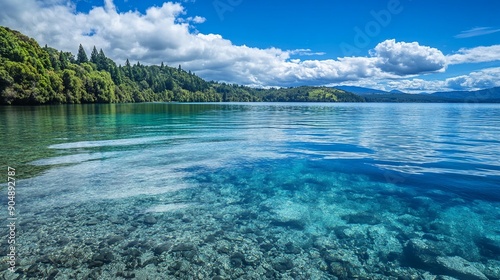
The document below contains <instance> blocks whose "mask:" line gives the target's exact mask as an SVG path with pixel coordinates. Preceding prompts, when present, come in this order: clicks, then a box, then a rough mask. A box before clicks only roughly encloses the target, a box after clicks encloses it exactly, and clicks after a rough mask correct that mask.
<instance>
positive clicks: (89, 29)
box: [0, 0, 500, 87]
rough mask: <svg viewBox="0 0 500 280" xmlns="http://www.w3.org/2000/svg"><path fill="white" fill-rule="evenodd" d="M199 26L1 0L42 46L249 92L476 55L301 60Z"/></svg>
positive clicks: (397, 45)
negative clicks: (98, 53)
mask: <svg viewBox="0 0 500 280" xmlns="http://www.w3.org/2000/svg"><path fill="white" fill-rule="evenodd" d="M204 21H205V18H203V17H201V16H192V15H189V16H188V15H187V11H186V10H185V8H184V6H183V5H182V4H181V3H172V2H167V3H163V4H162V5H161V6H154V7H150V8H149V9H147V10H146V11H145V13H140V12H138V11H127V12H119V11H117V9H116V7H115V5H114V3H113V1H112V0H105V4H104V6H103V7H93V8H92V9H91V10H90V11H89V12H88V13H80V12H77V11H76V9H75V6H74V4H73V3H72V2H71V1H69V0H50V1H43V2H42V1H37V0H24V1H18V0H2V9H1V10H0V24H1V25H4V26H8V27H10V28H13V29H17V30H19V31H21V32H23V33H26V34H27V35H29V36H31V37H34V38H35V39H37V40H38V41H39V42H40V43H41V44H42V45H43V44H48V45H50V46H53V47H55V48H57V49H62V50H65V51H71V52H73V53H75V52H76V49H77V46H78V45H79V44H80V43H81V44H82V45H83V46H84V47H86V48H87V51H88V52H90V50H91V48H92V47H93V46H94V45H95V46H96V47H97V48H102V49H103V50H104V52H105V53H106V55H107V56H109V57H110V58H112V59H113V60H115V61H117V62H118V63H121V64H123V63H124V62H125V60H126V59H129V60H130V61H132V62H134V61H140V62H141V63H143V64H159V63H161V62H165V63H166V64H168V65H172V66H176V65H178V64H181V65H182V67H183V68H184V69H189V70H191V71H193V72H195V73H196V74H197V75H199V76H201V77H203V78H205V79H208V80H218V81H225V82H230V83H239V84H245V85H251V86H264V87H265V86H295V85H303V84H309V85H326V84H331V83H341V82H349V81H359V82H363V81H365V80H368V79H369V80H379V79H400V78H402V77H403V78H404V77H407V76H411V75H418V74H422V73H429V72H439V71H444V69H445V67H446V64H447V62H448V63H453V62H457V63H458V61H464V60H471V59H473V58H471V57H473V56H474V55H473V53H476V52H477V51H478V50H461V51H460V52H459V53H458V54H456V56H455V57H454V56H449V57H445V56H444V55H443V54H442V53H441V51H439V50H437V49H435V48H431V47H428V46H421V45H419V44H418V43H416V42H414V43H406V42H396V40H394V39H392V40H387V41H384V42H382V43H380V44H378V45H377V46H376V47H375V48H374V49H373V50H372V51H371V52H370V55H367V56H366V57H343V58H337V59H323V60H313V59H306V60H301V59H299V58H300V57H307V56H311V55H316V56H319V55H324V53H321V52H315V51H313V50H310V49H297V50H282V49H277V48H266V49H261V48H255V47H250V46H246V45H235V44H233V43H232V42H231V41H230V40H228V39H226V38H223V37H222V36H221V35H218V34H203V33H200V32H198V31H197V30H196V24H202V23H203V22H204ZM489 51H490V52H491V53H492V52H493V50H489ZM497 53H500V52H497ZM493 57H495V56H493ZM476 59H477V57H476ZM482 59H487V58H486V57H484V58H482ZM489 59H491V57H490V58H489Z"/></svg>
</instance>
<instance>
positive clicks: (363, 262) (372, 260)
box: [0, 103, 500, 279]
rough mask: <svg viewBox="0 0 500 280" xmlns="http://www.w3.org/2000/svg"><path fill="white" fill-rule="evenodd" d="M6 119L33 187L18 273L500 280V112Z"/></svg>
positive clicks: (445, 107) (228, 108)
mask: <svg viewBox="0 0 500 280" xmlns="http://www.w3.org/2000/svg"><path fill="white" fill-rule="evenodd" d="M0 118H1V119H3V120H5V121H4V122H2V124H0V126H1V128H2V131H4V132H5V140H4V141H5V143H6V144H5V145H4V146H3V148H2V149H1V150H0V151H1V156H2V157H1V158H2V161H3V162H2V165H4V164H5V165H8V166H14V167H15V168H16V171H17V172H18V174H19V177H20V178H19V179H18V181H17V182H16V211H17V212H16V217H17V228H16V253H17V260H18V263H17V265H16V270H15V272H14V273H12V272H10V271H8V270H7V268H8V265H7V264H3V266H4V267H3V269H2V271H1V273H2V276H3V277H5V278H7V279H16V278H17V277H20V279H28V278H33V279H42V278H48V279H85V278H87V279H128V278H137V279H453V278H456V279H500V245H499V244H500V222H499V221H500V189H499V186H500V162H499V161H498V158H499V157H500V139H499V138H498V135H500V105H493V104H481V105H474V104H304V103H294V104H289V103H286V104H285V103H275V104H267V103H259V104H257V103H249V104H243V103H242V104H240V103H229V104H163V103H149V104H112V105H68V106H50V107H49V106H43V107H1V108H0ZM2 176H5V174H2ZM3 188H5V186H3ZM4 193H6V191H4ZM1 203H2V205H7V195H6V194H5V195H2V197H1ZM5 207H6V206H5ZM3 230H4V231H5V232H2V234H3V235H5V236H7V234H8V233H7V231H6V229H5V228H4V229H3ZM7 248H8V244H7V239H5V238H4V240H2V249H3V250H5V251H7ZM4 255H6V253H5V254H4ZM433 277H434V278H433ZM450 277H453V278H450Z"/></svg>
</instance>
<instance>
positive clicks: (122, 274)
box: [116, 271, 135, 279]
mask: <svg viewBox="0 0 500 280" xmlns="http://www.w3.org/2000/svg"><path fill="white" fill-rule="evenodd" d="M116 277H122V278H125V279H134V278H135V273H134V272H128V271H125V272H122V271H118V272H117V273H116Z"/></svg>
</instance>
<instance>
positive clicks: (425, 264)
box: [403, 239, 439, 269]
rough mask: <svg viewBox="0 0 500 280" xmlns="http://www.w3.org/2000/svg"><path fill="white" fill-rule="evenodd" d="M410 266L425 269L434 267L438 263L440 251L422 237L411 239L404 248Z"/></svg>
mask: <svg viewBox="0 0 500 280" xmlns="http://www.w3.org/2000/svg"><path fill="white" fill-rule="evenodd" d="M403 252H404V256H405V261H406V262H407V265H408V266H411V267H415V268H423V269H432V268H434V267H435V264H436V257H437V256H438V255H439V252H437V251H436V250H435V248H433V247H432V246H431V245H430V244H428V243H427V242H426V241H424V240H422V239H410V240H408V242H406V244H405V247H404V249H403Z"/></svg>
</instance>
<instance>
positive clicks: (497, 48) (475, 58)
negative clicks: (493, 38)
mask: <svg viewBox="0 0 500 280" xmlns="http://www.w3.org/2000/svg"><path fill="white" fill-rule="evenodd" d="M446 58H447V60H448V63H449V64H463V63H479V62H490V61H499V60H500V45H493V46H487V47H485V46H481V47H476V48H471V49H460V50H459V51H458V52H457V53H456V54H452V55H448V56H447V57H446Z"/></svg>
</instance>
